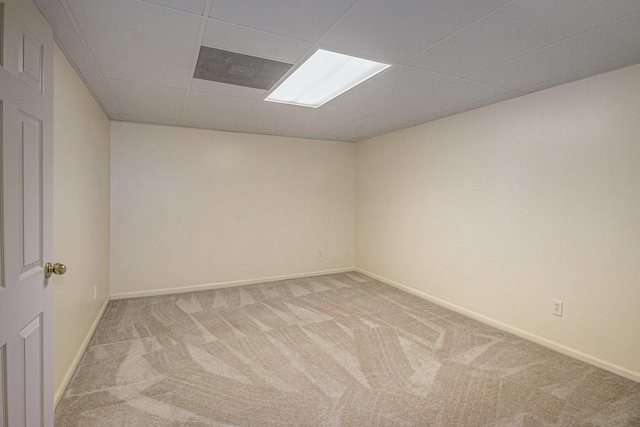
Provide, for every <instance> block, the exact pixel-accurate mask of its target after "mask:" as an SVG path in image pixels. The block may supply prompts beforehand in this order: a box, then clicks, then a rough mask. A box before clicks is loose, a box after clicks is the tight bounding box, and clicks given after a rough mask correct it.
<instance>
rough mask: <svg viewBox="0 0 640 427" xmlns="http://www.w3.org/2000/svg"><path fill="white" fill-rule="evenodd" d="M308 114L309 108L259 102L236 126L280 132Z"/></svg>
mask: <svg viewBox="0 0 640 427" xmlns="http://www.w3.org/2000/svg"><path fill="white" fill-rule="evenodd" d="M307 113H309V110H308V108H307V107H298V106H295V105H287V104H278V103H275V102H267V101H259V102H258V103H256V104H255V105H254V106H253V108H251V110H249V111H248V112H247V114H245V115H244V116H243V117H242V118H241V119H240V120H239V121H238V122H237V123H236V125H237V126H238V127H241V128H247V129H252V130H264V131H269V132H280V131H282V130H283V129H284V128H286V127H287V126H288V125H289V124H290V123H292V122H294V121H296V120H299V119H300V118H302V117H303V116H304V115H305V114H307Z"/></svg>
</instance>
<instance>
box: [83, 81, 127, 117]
mask: <svg viewBox="0 0 640 427" xmlns="http://www.w3.org/2000/svg"><path fill="white" fill-rule="evenodd" d="M82 77H83V79H84V81H85V82H86V83H87V86H88V87H89V90H90V91H91V93H93V95H94V97H95V98H96V100H97V101H98V103H100V105H101V106H102V108H103V109H104V110H105V112H106V113H107V115H108V116H109V118H111V119H116V118H117V119H121V118H122V117H121V116H120V111H119V110H118V107H117V106H116V104H115V102H114V101H113V98H112V97H111V92H109V89H108V88H107V85H106V84H105V83H104V81H103V80H102V77H99V76H82Z"/></svg>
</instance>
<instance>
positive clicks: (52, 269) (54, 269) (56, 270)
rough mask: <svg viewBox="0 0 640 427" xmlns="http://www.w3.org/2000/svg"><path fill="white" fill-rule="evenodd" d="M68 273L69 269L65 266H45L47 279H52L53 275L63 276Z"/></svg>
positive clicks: (49, 264) (48, 264) (57, 264)
mask: <svg viewBox="0 0 640 427" xmlns="http://www.w3.org/2000/svg"><path fill="white" fill-rule="evenodd" d="M66 272H67V267H66V266H65V265H64V264H60V263H58V262H56V263H55V264H51V263H50V262H48V263H46V264H45V265H44V277H46V278H47V279H48V278H49V277H51V275H52V274H58V275H63V274H64V273H66Z"/></svg>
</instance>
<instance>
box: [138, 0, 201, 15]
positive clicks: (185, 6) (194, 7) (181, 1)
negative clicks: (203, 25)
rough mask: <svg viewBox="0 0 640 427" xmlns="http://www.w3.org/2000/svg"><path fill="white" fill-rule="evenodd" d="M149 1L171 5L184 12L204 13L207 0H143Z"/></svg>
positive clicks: (161, 4)
mask: <svg viewBox="0 0 640 427" xmlns="http://www.w3.org/2000/svg"><path fill="white" fill-rule="evenodd" d="M142 1H145V2H147V3H154V4H157V5H160V6H166V7H170V8H172V9H176V10H182V11H184V12H190V13H196V14H198V15H202V14H203V13H204V7H205V5H206V4H207V0H142Z"/></svg>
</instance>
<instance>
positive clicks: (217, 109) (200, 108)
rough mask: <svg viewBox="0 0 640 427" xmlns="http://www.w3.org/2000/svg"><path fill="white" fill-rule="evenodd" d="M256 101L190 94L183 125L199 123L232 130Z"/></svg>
mask: <svg viewBox="0 0 640 427" xmlns="http://www.w3.org/2000/svg"><path fill="white" fill-rule="evenodd" d="M255 103H256V101H255V100H252V99H245V98H233V97H230V96H223V95H218V94H212V93H204V92H194V91H193V90H192V91H191V92H189V97H188V99H187V103H186V105H185V109H184V115H183V117H182V124H183V125H184V123H185V122H197V123H200V124H207V125H216V126H219V127H220V128H224V129H227V128H230V127H231V126H232V125H233V124H234V123H235V122H237V121H238V119H240V117H242V116H243V115H244V114H245V113H246V112H247V111H249V109H250V108H251V107H252V106H253V104H255Z"/></svg>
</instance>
